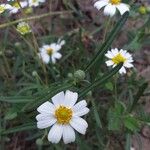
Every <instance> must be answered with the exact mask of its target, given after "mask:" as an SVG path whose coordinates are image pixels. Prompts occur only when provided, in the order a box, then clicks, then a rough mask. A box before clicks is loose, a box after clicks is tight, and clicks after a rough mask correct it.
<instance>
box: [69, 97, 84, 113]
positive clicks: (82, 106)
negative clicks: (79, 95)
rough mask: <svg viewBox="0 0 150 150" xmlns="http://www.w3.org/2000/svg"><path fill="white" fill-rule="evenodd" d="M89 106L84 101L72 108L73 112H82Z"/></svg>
mask: <svg viewBox="0 0 150 150" xmlns="http://www.w3.org/2000/svg"><path fill="white" fill-rule="evenodd" d="M86 106H87V102H86V101H85V100H82V101H80V102H78V103H77V104H75V105H74V106H73V107H72V110H73V111H74V112H76V111H79V110H81V109H82V108H85V107H86Z"/></svg>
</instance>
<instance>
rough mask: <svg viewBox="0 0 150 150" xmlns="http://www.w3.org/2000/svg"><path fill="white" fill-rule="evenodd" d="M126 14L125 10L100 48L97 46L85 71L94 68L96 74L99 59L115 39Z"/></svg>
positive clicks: (127, 14)
mask: <svg viewBox="0 0 150 150" xmlns="http://www.w3.org/2000/svg"><path fill="white" fill-rule="evenodd" d="M128 16H129V13H128V12H126V13H125V14H124V15H123V16H122V17H121V19H120V20H119V21H118V22H117V24H116V25H115V27H114V28H113V29H112V31H111V32H110V34H109V35H108V37H107V39H106V41H105V42H104V43H103V44H102V46H101V47H100V48H98V49H99V51H98V52H97V54H96V55H95V57H94V58H93V59H92V60H91V62H90V63H89V64H88V65H87V67H86V69H85V71H90V70H91V69H92V71H93V69H94V74H95V76H96V74H97V73H98V69H97V67H98V66H100V64H101V62H102V61H101V60H102V58H103V56H104V54H105V53H106V51H107V50H108V49H109V48H110V46H111V44H112V42H113V41H114V40H115V38H116V36H117V35H118V33H119V31H120V30H121V28H122V27H123V25H124V24H125V22H126V20H127V18H128Z"/></svg>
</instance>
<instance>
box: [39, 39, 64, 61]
mask: <svg viewBox="0 0 150 150" xmlns="http://www.w3.org/2000/svg"><path fill="white" fill-rule="evenodd" d="M64 44H65V41H64V40H62V41H61V40H58V42H57V43H52V44H50V45H43V46H42V47H41V48H40V49H39V50H40V53H39V54H38V55H39V57H40V58H41V59H42V60H43V62H44V63H45V64H48V63H49V62H50V61H51V62H52V63H55V62H56V59H60V58H61V57H62V55H61V54H60V53H59V50H60V49H61V48H62V46H63V45H64Z"/></svg>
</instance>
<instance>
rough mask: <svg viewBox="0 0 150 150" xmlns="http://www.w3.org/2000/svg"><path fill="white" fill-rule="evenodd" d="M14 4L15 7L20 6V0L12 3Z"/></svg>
mask: <svg viewBox="0 0 150 150" xmlns="http://www.w3.org/2000/svg"><path fill="white" fill-rule="evenodd" d="M12 6H13V7H16V8H20V5H19V3H18V2H14V3H13V4H12Z"/></svg>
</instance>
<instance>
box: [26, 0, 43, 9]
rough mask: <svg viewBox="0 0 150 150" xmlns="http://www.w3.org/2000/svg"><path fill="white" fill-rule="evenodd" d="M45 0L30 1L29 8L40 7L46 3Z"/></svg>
mask: <svg viewBox="0 0 150 150" xmlns="http://www.w3.org/2000/svg"><path fill="white" fill-rule="evenodd" d="M44 2H45V0H29V6H30V7H32V6H34V7H37V6H39V5H40V3H44Z"/></svg>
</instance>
